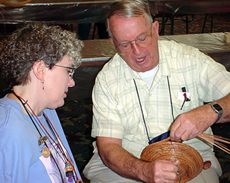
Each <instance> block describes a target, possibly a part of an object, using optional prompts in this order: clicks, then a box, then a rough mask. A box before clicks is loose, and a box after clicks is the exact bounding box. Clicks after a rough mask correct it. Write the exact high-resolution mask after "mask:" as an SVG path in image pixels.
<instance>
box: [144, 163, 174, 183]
mask: <svg viewBox="0 0 230 183" xmlns="http://www.w3.org/2000/svg"><path fill="white" fill-rule="evenodd" d="M177 172H178V163H177V162H172V161H166V160H157V161H152V162H149V163H146V164H145V165H144V167H143V176H144V177H143V180H144V182H146V183H175V182H176V181H177V180H178V177H177V175H178V174H177Z"/></svg>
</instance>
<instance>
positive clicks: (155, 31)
mask: <svg viewBox="0 0 230 183" xmlns="http://www.w3.org/2000/svg"><path fill="white" fill-rule="evenodd" d="M152 33H153V34H155V35H156V36H157V37H159V22H158V21H154V22H153V23H152Z"/></svg>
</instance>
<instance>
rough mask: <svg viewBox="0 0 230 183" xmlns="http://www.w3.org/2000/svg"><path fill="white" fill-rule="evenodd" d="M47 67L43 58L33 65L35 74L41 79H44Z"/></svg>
mask: <svg viewBox="0 0 230 183" xmlns="http://www.w3.org/2000/svg"><path fill="white" fill-rule="evenodd" d="M46 69H47V66H46V64H45V62H44V61H43V60H37V61H36V62H35V63H34V65H33V67H32V71H33V73H34V76H35V77H36V78H37V79H39V80H41V81H44V77H45V73H46Z"/></svg>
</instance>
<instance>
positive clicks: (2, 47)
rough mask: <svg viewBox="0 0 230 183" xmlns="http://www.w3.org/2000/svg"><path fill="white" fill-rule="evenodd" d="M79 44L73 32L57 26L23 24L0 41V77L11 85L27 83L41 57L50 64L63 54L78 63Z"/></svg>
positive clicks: (81, 45) (79, 58)
mask: <svg viewBox="0 0 230 183" xmlns="http://www.w3.org/2000/svg"><path fill="white" fill-rule="evenodd" d="M82 47H83V43H82V42H81V41H80V40H78V39H76V34H75V33H73V32H70V31H67V30H63V29H62V28H61V27H59V26H48V25H45V24H29V25H26V26H24V27H23V28H20V29H18V30H16V31H15V32H14V33H12V34H11V35H9V36H8V37H6V38H5V39H3V40H2V41H1V43H0V78H2V79H4V81H5V82H6V84H7V85H8V86H10V87H12V86H15V85H20V84H26V83H27V82H28V81H29V72H30V70H31V69H32V66H33V64H34V63H35V62H36V61H38V60H43V61H44V62H45V63H46V64H47V65H48V66H52V65H54V64H56V63H57V62H58V61H60V60H61V59H62V58H63V57H64V56H65V55H68V56H69V57H71V58H72V59H73V60H74V65H75V67H77V66H79V65H80V62H81V61H80V60H81V54H80V52H81V49H82Z"/></svg>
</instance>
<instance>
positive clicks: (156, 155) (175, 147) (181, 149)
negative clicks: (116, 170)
mask: <svg viewBox="0 0 230 183" xmlns="http://www.w3.org/2000/svg"><path fill="white" fill-rule="evenodd" d="M141 159H142V160H144V161H154V160H171V161H173V160H178V162H179V170H178V177H179V182H180V183H185V182H187V181H189V180H191V179H193V178H194V177H196V176H197V175H198V174H200V172H201V171H202V169H203V158H202V157H201V155H200V154H199V152H198V151H197V150H195V149H194V148H192V147H191V146H189V145H187V144H183V143H179V142H171V141H165V140H163V141H159V142H156V143H153V144H150V145H148V146H147V147H146V148H145V149H144V150H143V151H142V153H141Z"/></svg>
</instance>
